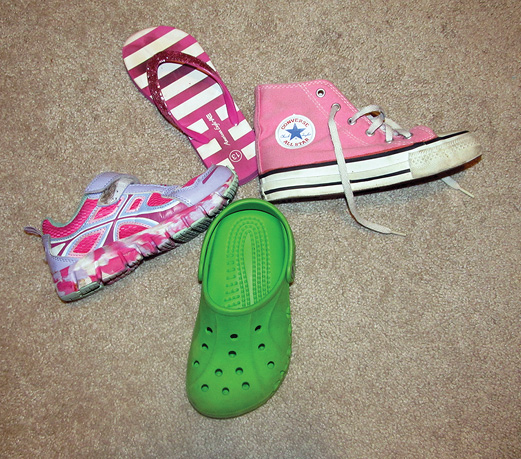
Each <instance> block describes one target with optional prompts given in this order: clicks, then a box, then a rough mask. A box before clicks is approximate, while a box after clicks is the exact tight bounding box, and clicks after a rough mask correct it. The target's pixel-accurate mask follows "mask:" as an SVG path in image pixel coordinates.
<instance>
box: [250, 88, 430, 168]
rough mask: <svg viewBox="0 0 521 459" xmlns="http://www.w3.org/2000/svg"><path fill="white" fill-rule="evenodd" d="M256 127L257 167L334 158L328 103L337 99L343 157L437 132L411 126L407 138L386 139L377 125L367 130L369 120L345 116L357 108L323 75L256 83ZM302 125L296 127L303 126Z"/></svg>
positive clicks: (401, 145)
mask: <svg viewBox="0 0 521 459" xmlns="http://www.w3.org/2000/svg"><path fill="white" fill-rule="evenodd" d="M255 101H256V106H255V132H256V135H257V140H256V142H257V156H258V158H257V161H258V168H259V173H260V174H261V175H262V174H264V173H267V172H270V171H272V170H277V169H282V168H291V167H298V166H302V165H303V164H319V163H328V162H335V153H334V150H333V144H332V141H331V136H330V133H329V129H328V117H329V113H330V110H331V106H332V105H333V104H335V103H338V104H340V110H339V112H338V113H337V115H336V117H335V121H336V124H337V128H338V133H339V136H340V140H341V143H342V148H343V153H344V157H345V158H346V159H350V158H357V157H363V156H368V155H375V154H378V153H382V152H389V151H391V150H398V149H401V148H404V147H408V146H412V145H413V144H415V143H418V142H424V141H427V140H430V139H433V138H435V137H436V134H435V133H434V132H433V131H432V129H430V128H428V127H426V126H417V127H414V128H412V129H410V132H411V133H412V134H413V135H412V137H411V138H410V139H406V138H398V137H395V138H394V140H393V142H392V143H387V142H386V141H385V133H384V132H383V131H381V130H377V131H376V132H375V133H374V135H372V136H368V135H366V131H367V129H368V128H369V127H370V125H371V122H370V121H369V119H367V117H362V118H360V119H359V120H358V122H357V123H356V124H354V125H350V124H349V123H348V120H349V118H350V117H351V116H353V115H354V114H355V113H356V112H357V111H358V109H357V108H356V107H354V106H353V104H351V102H349V101H348V100H347V99H346V98H345V97H344V96H343V95H342V93H341V92H340V91H339V90H338V89H337V88H336V87H335V85H333V83H331V82H329V81H327V80H315V81H308V82H303V83H294V84H279V85H260V86H258V87H257V88H256V91H255ZM303 128H304V130H303V131H299V130H300V129H303Z"/></svg>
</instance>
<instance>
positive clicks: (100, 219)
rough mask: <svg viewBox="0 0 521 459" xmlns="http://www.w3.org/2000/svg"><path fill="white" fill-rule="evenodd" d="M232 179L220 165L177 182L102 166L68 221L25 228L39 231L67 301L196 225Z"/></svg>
mask: <svg viewBox="0 0 521 459" xmlns="http://www.w3.org/2000/svg"><path fill="white" fill-rule="evenodd" d="M238 186H239V185H238V179H237V176H236V174H235V173H234V172H232V171H231V170H230V169H229V168H227V167H225V166H211V167H210V168H209V169H208V170H207V171H206V172H205V173H204V174H201V175H199V176H197V177H195V178H193V179H192V180H190V181H189V182H188V183H187V184H186V185H184V186H182V187H181V186H167V185H144V184H140V183H139V180H138V179H137V178H135V177H133V176H131V175H126V174H118V173H115V172H105V173H103V174H100V175H98V176H97V177H96V178H95V179H94V180H93V181H92V182H91V183H90V184H89V185H88V186H87V188H86V190H85V195H84V196H83V199H82V201H81V203H80V205H79V207H78V211H77V212H76V215H75V216H74V217H73V218H72V219H71V220H70V221H69V223H67V224H65V225H60V224H58V223H55V222H53V221H52V220H44V222H43V224H42V230H41V231H39V230H37V229H35V228H32V227H26V228H25V231H26V232H27V233H29V234H36V235H39V236H41V238H42V242H43V246H44V249H45V255H46V258H47V263H48V264H49V268H50V269H51V273H52V277H53V280H54V283H55V286H56V290H57V292H58V295H59V297H60V298H61V299H62V300H63V301H74V300H78V299H81V298H84V297H86V296H87V295H90V294H92V293H94V292H96V291H98V290H99V289H100V288H101V287H103V286H104V285H107V284H112V283H114V282H116V281H117V280H119V279H121V278H122V277H123V276H125V275H126V274H129V273H130V272H131V271H133V270H134V269H136V268H137V266H138V265H139V264H140V263H141V261H142V260H143V259H144V258H147V257H150V256H153V255H158V254H160V253H163V252H166V251H168V250H171V249H174V248H175V247H177V246H178V245H179V244H181V243H183V242H188V241H190V240H191V239H193V238H194V237H196V236H197V235H198V234H200V233H202V232H204V231H205V230H206V229H207V228H208V226H209V225H210V222H211V220H212V219H213V217H215V216H216V215H217V214H218V213H219V212H220V211H221V210H222V209H223V208H224V207H225V206H226V205H228V203H229V202H230V201H231V200H232V199H233V197H234V196H235V193H236V191H237V188H238Z"/></svg>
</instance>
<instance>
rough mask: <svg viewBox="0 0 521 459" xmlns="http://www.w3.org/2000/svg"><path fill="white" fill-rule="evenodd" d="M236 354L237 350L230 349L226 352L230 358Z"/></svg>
mask: <svg viewBox="0 0 521 459" xmlns="http://www.w3.org/2000/svg"><path fill="white" fill-rule="evenodd" d="M236 355H237V352H235V351H230V352H228V356H229V357H231V358H232V359H233V358H234V357H235V356H236Z"/></svg>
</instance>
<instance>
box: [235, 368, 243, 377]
mask: <svg viewBox="0 0 521 459" xmlns="http://www.w3.org/2000/svg"><path fill="white" fill-rule="evenodd" d="M242 372H243V369H242V368H241V367H239V368H236V369H235V373H237V374H238V375H242Z"/></svg>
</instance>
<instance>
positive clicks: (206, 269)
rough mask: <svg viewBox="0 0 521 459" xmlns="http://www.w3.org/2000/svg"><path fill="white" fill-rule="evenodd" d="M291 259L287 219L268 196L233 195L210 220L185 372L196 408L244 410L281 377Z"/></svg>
mask: <svg viewBox="0 0 521 459" xmlns="http://www.w3.org/2000/svg"><path fill="white" fill-rule="evenodd" d="M294 262H295V242H294V240H293V234H292V232H291V229H290V227H289V225H288V222H287V221H286V219H285V217H284V216H283V215H282V213H281V212H280V211H279V210H278V209H277V208H276V207H275V206H273V205H272V204H270V203H268V202H265V201H262V200H260V199H243V200H240V201H237V202H235V203H233V204H231V205H230V206H228V207H227V208H226V209H225V210H224V211H223V212H221V214H220V215H219V216H218V217H217V218H216V219H215V220H214V222H213V223H212V224H211V225H210V228H209V229H208V231H207V233H206V237H205V239H204V242H203V246H202V252H201V260H200V264H199V281H200V282H202V292H201V302H200V306H199V313H198V315H197V320H196V323H195V328H194V333H193V337H192V344H191V347H190V355H189V357H188V368H187V376H186V390H187V394H188V398H189V400H190V402H191V403H192V405H193V406H194V408H195V409H196V410H197V411H199V412H200V413H201V414H204V415H205V416H209V417H214V418H229V417H234V416H239V415H241V414H244V413H247V412H248V411H252V410H254V409H255V408H257V407H259V406H260V405H262V404H263V403H264V402H266V401H267V400H268V399H269V398H270V397H271V396H272V395H273V393H274V392H275V391H276V390H277V388H278V387H279V385H280V383H281V382H282V380H283V379H284V376H285V374H286V372H287V370H288V366H289V360H290V356H291V316H290V306H289V285H290V283H291V282H293V276H294V272H293V269H294Z"/></svg>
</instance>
